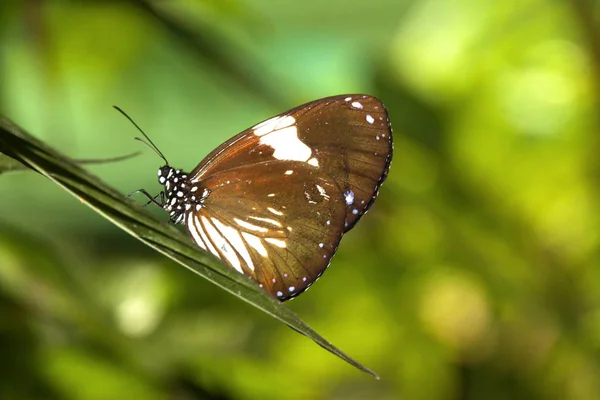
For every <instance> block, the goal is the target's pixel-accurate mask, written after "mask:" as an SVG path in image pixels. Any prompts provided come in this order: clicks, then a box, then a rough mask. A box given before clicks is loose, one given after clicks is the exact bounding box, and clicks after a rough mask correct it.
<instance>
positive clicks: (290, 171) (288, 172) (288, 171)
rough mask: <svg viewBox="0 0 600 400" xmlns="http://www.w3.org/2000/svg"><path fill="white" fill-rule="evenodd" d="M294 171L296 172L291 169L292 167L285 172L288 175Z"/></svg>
mask: <svg viewBox="0 0 600 400" xmlns="http://www.w3.org/2000/svg"><path fill="white" fill-rule="evenodd" d="M293 173H294V171H293V170H291V169H288V170H287V171H285V174H286V175H291V174H293Z"/></svg>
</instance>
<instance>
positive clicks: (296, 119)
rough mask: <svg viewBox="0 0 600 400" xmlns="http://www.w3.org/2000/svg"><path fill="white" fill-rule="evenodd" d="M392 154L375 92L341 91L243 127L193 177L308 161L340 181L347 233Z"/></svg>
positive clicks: (373, 194) (366, 205) (368, 202)
mask: <svg viewBox="0 0 600 400" xmlns="http://www.w3.org/2000/svg"><path fill="white" fill-rule="evenodd" d="M392 152H393V142H392V132H391V126H390V123H389V119H388V114H387V110H386V109H385V107H384V106H383V104H382V103H381V102H380V101H379V100H378V99H376V98H375V97H372V96H367V95H342V96H334V97H328V98H324V99H320V100H317V101H314V102H311V103H307V104H304V105H302V106H299V107H296V108H294V109H292V110H290V111H287V112H285V113H282V114H280V115H278V116H276V117H273V118H271V119H268V120H266V121H263V122H261V123H260V124H258V125H255V126H253V127H252V128H249V129H247V130H245V131H243V132H242V133H240V134H239V135H237V136H235V137H233V138H232V139H230V140H228V141H227V142H225V143H224V144H222V145H221V146H219V147H218V148H217V149H215V150H214V151H213V152H212V153H211V154H209V155H208V157H206V158H205V159H204V160H203V161H202V162H201V163H200V164H199V165H198V167H196V169H194V171H192V173H191V174H190V175H191V176H192V177H193V179H196V180H201V179H203V177H208V176H210V175H212V174H215V173H217V172H223V171H227V170H229V169H232V168H237V167H239V166H241V165H251V164H256V163H262V162H265V161H273V160H282V161H283V160H287V161H296V162H300V163H304V164H305V165H306V166H307V168H314V169H317V170H319V171H321V172H323V173H325V174H327V175H329V176H330V177H331V178H332V179H333V180H334V181H335V182H336V183H337V185H338V187H339V189H340V192H341V193H342V195H343V200H344V202H345V204H344V205H343V207H344V208H345V212H346V216H345V221H344V223H343V225H344V227H343V229H344V231H345V232H347V231H348V230H350V229H351V228H352V227H353V226H354V225H355V224H356V222H357V221H358V220H359V219H360V217H361V216H362V215H363V214H364V213H365V212H366V211H367V210H368V209H369V207H370V206H371V204H372V202H373V201H374V200H375V198H376V197H377V194H378V190H379V187H380V185H381V184H382V183H383V181H384V180H385V178H386V176H387V172H388V169H389V165H390V162H391V159H392Z"/></svg>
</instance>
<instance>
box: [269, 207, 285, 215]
mask: <svg viewBox="0 0 600 400" xmlns="http://www.w3.org/2000/svg"><path fill="white" fill-rule="evenodd" d="M267 210H269V211H271V212H272V213H273V214H275V215H283V213H282V212H281V211H277V210H276V209H274V208H272V207H267Z"/></svg>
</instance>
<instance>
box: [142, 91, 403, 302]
mask: <svg viewBox="0 0 600 400" xmlns="http://www.w3.org/2000/svg"><path fill="white" fill-rule="evenodd" d="M144 136H145V137H146V139H147V140H148V142H149V143H150V144H151V145H152V146H151V147H153V148H155V150H156V151H157V152H158V154H159V155H160V156H161V157H162V158H163V159H164V160H165V162H166V159H165V158H164V156H162V153H160V151H158V149H157V148H156V146H154V144H153V143H152V141H150V139H149V138H148V137H147V136H146V135H145V134H144ZM392 152H393V142H392V131H391V126H390V122H389V119H388V115H387V111H386V109H385V107H384V105H383V104H382V103H381V102H380V101H379V100H378V99H376V98H374V97H372V96H366V95H343V96H335V97H328V98H324V99H320V100H316V101H313V102H310V103H307V104H304V105H301V106H299V107H296V108H294V109H292V110H289V111H287V112H284V113H282V114H280V115H278V116H275V117H273V118H270V119H268V120H265V121H263V122H261V123H259V124H257V125H255V126H253V127H251V128H249V129H246V130H245V131H243V132H241V133H240V134H238V135H236V136H234V137H233V138H231V139H230V140H228V141H227V142H225V143H223V144H222V145H220V146H219V147H217V148H216V149H215V150H213V151H212V152H211V153H210V154H209V155H208V156H207V157H206V158H205V159H204V160H202V161H201V162H200V163H199V164H198V166H197V167H196V168H194V170H193V171H191V172H190V173H189V174H187V173H184V172H182V171H180V170H175V169H173V168H172V167H171V166H169V165H168V163H167V165H165V166H163V167H161V168H160V169H159V170H158V180H159V183H161V184H163V185H164V186H165V192H166V198H165V199H164V201H163V203H162V205H163V207H164V208H165V210H167V211H169V216H170V219H171V221H172V222H174V223H179V224H183V225H184V226H185V229H186V230H187V232H188V234H189V235H190V237H191V238H192V240H193V241H194V242H195V243H196V244H197V245H198V246H199V247H200V248H202V249H204V250H206V251H209V252H211V253H212V254H214V255H215V256H217V257H218V258H220V259H221V260H223V261H225V262H226V263H228V264H229V265H230V266H231V267H232V268H234V269H235V270H236V271H238V272H240V273H242V274H244V275H246V276H248V277H250V278H251V279H253V280H255V281H256V282H257V283H258V284H259V286H260V287H262V288H263V289H265V290H266V291H268V292H269V293H271V294H272V295H273V296H274V297H276V298H278V299H280V300H282V301H284V300H287V299H290V298H292V297H295V296H297V295H298V294H300V293H302V292H303V291H305V290H306V289H307V288H308V287H310V285H312V284H313V283H314V282H315V281H316V280H317V279H318V278H319V277H320V276H321V274H322V273H323V272H324V271H325V269H326V268H327V266H328V265H329V263H330V262H331V258H332V257H333V255H334V253H335V251H336V250H337V248H338V245H339V244H340V241H341V239H342V236H343V235H344V233H346V232H348V231H349V230H350V229H352V228H353V227H354V226H355V225H356V223H357V222H358V221H359V220H360V218H361V217H362V216H363V215H364V214H365V213H366V212H367V210H368V209H369V208H370V207H371V205H372V204H373V202H374V201H375V198H376V197H377V194H378V191H379V187H380V186H381V184H382V183H383V181H384V180H385V178H386V176H387V173H388V169H389V166H390V163H391V159H392Z"/></svg>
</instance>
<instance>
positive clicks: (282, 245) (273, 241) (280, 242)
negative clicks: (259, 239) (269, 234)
mask: <svg viewBox="0 0 600 400" xmlns="http://www.w3.org/2000/svg"><path fill="white" fill-rule="evenodd" d="M265 242H269V243H271V244H274V245H275V246H277V247H280V248H282V249H285V248H286V247H287V244H286V243H285V241H284V240H280V239H275V238H266V239H265Z"/></svg>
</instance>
